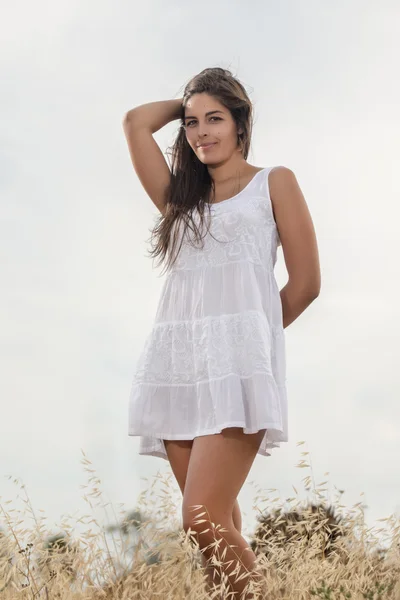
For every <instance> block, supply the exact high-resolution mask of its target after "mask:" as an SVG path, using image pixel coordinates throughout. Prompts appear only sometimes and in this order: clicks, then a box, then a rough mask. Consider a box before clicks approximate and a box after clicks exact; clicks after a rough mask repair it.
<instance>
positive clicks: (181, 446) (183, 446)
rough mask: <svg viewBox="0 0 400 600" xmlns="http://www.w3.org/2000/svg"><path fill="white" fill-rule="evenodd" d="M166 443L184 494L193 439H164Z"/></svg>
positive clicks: (171, 462) (172, 466) (166, 448)
mask: <svg viewBox="0 0 400 600" xmlns="http://www.w3.org/2000/svg"><path fill="white" fill-rule="evenodd" d="M164 445H165V450H166V453H167V456H168V460H169V463H170V465H171V469H172V472H173V474H174V476H175V479H176V481H177V482H178V485H179V487H180V490H181V492H182V496H183V492H184V489H185V482H186V476H187V471H188V467H189V460H190V454H191V450H192V446H193V440H164Z"/></svg>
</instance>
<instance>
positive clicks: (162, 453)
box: [128, 421, 288, 462]
mask: <svg viewBox="0 0 400 600" xmlns="http://www.w3.org/2000/svg"><path fill="white" fill-rule="evenodd" d="M229 427H240V428H242V429H243V433H245V434H252V433H257V432H258V431H260V430H261V429H266V430H267V431H268V430H271V429H273V430H275V431H277V432H279V433H280V434H282V435H283V433H284V432H283V430H282V425H281V424H278V423H271V422H269V423H267V424H263V425H259V426H257V427H256V428H255V429H254V430H252V429H248V428H246V427H245V424H244V423H243V422H240V423H239V422H237V421H236V422H232V421H231V422H229V423H226V424H223V425H219V426H218V427H217V428H213V429H209V430H207V431H205V432H204V431H203V432H201V433H197V434H195V435H192V436H191V434H175V435H172V437H171V434H170V433H169V434H159V435H157V436H153V435H152V436H149V437H152V438H154V443H153V444H151V445H148V446H143V447H142V448H140V449H139V451H138V454H139V455H141V456H154V457H156V458H163V459H164V460H166V461H168V462H169V459H168V455H167V453H166V450H165V445H164V441H163V440H194V439H195V438H196V437H200V436H203V435H214V434H217V433H221V432H222V430H223V429H227V428H229ZM132 432H133V430H132V429H130V430H129V432H128V435H129V436H135V437H143V434H141V433H132ZM287 441H288V438H287V436H286V437H285V438H282V439H280V440H279V441H278V440H276V441H275V440H271V441H270V442H268V443H267V445H266V447H265V448H262V447H261V445H262V444H260V447H259V449H258V451H257V454H260V455H262V456H271V453H270V452H268V450H271V449H272V448H280V444H281V442H287ZM160 443H161V450H156V446H159V445H160Z"/></svg>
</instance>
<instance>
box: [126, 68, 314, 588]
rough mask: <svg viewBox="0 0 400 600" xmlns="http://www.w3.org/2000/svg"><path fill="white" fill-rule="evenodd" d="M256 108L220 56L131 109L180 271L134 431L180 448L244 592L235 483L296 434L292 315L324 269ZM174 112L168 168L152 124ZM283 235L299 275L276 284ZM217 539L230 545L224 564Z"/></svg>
mask: <svg viewBox="0 0 400 600" xmlns="http://www.w3.org/2000/svg"><path fill="white" fill-rule="evenodd" d="M252 114H253V113H252V105H251V102H250V100H249V97H248V95H247V93H246V91H245V89H244V87H243V86H242V84H241V83H240V82H239V81H238V80H237V79H236V78H235V77H233V75H232V74H231V72H230V71H227V70H225V69H221V68H210V69H205V70H204V71H202V72H201V73H199V74H198V75H197V76H195V77H194V78H193V79H192V80H191V81H190V82H189V83H188V84H187V86H186V88H185V90H184V95H183V98H180V99H178V100H165V101H159V102H151V103H149V104H144V105H141V106H138V107H136V108H134V109H132V110H130V111H129V112H128V113H127V114H126V115H125V118H124V121H123V127H124V132H125V136H126V139H127V142H128V147H129V152H130V156H131V159H132V163H133V166H134V168H135V171H136V173H137V175H138V177H139V179H140V181H141V183H142V185H143V187H144V189H145V190H146V192H147V194H148V195H149V197H150V198H151V200H152V201H153V203H154V204H155V206H156V207H157V208H158V209H159V211H160V213H161V215H160V216H159V223H158V225H157V226H156V227H155V228H154V230H153V237H154V238H155V239H156V245H155V247H154V249H153V251H152V253H151V255H153V256H160V257H161V259H160V260H161V262H162V261H163V260H164V259H167V260H166V268H167V270H169V273H168V276H167V278H166V280H165V282H164V286H163V288H162V292H161V298H160V301H159V305H158V310H157V314H156V318H155V323H154V327H153V329H152V331H151V332H150V334H149V335H148V337H147V340H146V343H145V345H144V349H143V351H142V353H141V356H140V357H139V360H138V364H137V368H136V371H135V377H134V381H133V385H132V390H131V395H130V403H129V435H132V436H141V438H140V450H139V453H140V454H143V455H150V456H158V457H161V458H165V459H167V460H169V462H170V465H171V468H172V471H173V473H174V475H175V477H176V479H177V482H178V485H179V487H180V489H181V491H182V495H183V504H182V516H183V526H184V529H185V531H188V530H189V528H190V530H191V532H194V534H195V535H196V536H197V539H198V542H199V545H200V548H201V550H202V555H203V565H204V566H206V573H207V577H208V583H209V586H210V589H211V586H212V582H213V581H216V582H219V581H220V579H221V576H222V575H225V576H226V578H225V579H226V581H227V583H228V585H229V586H230V588H231V591H233V592H234V593H235V597H238V598H239V595H240V594H242V595H241V596H240V597H241V598H251V597H253V596H252V595H245V594H246V590H245V588H246V586H248V585H249V582H250V580H251V581H253V582H255V581H256V580H257V574H256V572H255V570H254V562H255V555H254V553H253V552H252V551H251V549H250V547H249V545H248V543H247V542H246V540H245V539H244V538H243V537H242V535H241V514H240V509H239V505H238V502H237V496H238V493H239V491H240V489H241V488H242V486H243V484H244V482H245V480H246V477H247V475H248V473H249V471H250V468H251V466H252V464H253V461H254V459H255V456H256V455H257V454H260V455H263V456H270V452H269V451H270V449H271V448H277V447H279V446H280V442H286V441H288V427H287V400H286V363H285V338H284V328H286V327H287V326H288V325H290V323H292V322H293V321H294V320H295V319H296V318H297V317H298V316H299V315H300V314H301V313H302V312H303V311H304V310H305V309H306V308H307V306H309V305H310V304H311V302H313V300H314V299H315V298H316V297H317V296H318V294H319V291H320V279H321V277H320V267H319V257H318V248H317V241H316V236H315V232H314V227H313V223H312V219H311V216H310V213H309V211H308V207H307V204H306V202H305V199H304V197H303V194H302V192H301V190H300V188H299V185H298V183H297V180H296V177H295V175H294V173H293V172H292V171H291V170H290V169H288V168H286V167H283V166H275V167H266V168H258V167H255V166H253V165H250V164H249V163H248V162H247V156H248V153H249V147H250V140H251V131H252ZM174 119H179V120H180V125H181V126H180V129H179V132H178V135H177V137H176V140H175V143H174V145H173V152H172V158H173V159H172V167H171V169H170V167H169V166H168V164H167V162H166V160H165V158H164V156H163V154H162V152H161V150H160V148H159V146H158V145H157V143H156V142H155V140H154V138H153V134H154V133H155V132H156V131H158V130H159V129H160V128H161V127H163V126H164V125H166V124H167V123H169V122H170V121H172V120H174ZM205 213H207V214H205ZM205 223H206V232H205V234H204V224H205ZM190 231H193V232H194V233H195V236H194V238H195V239H194V240H193V239H192V237H191V235H190ZM203 234H204V235H203ZM200 239H203V243H202V244H201V245H200V246H198V244H197V242H199V241H200ZM178 243H179V247H177V246H178ZM280 244H281V245H282V249H283V253H284V258H285V264H286V267H287V271H288V274H289V280H288V282H287V284H286V285H285V286H284V287H283V289H282V290H281V291H280V292H279V289H278V287H277V283H276V280H275V277H274V265H275V262H276V251H277V246H278V245H280ZM194 507H197V508H196V509H194ZM199 515H200V518H199ZM198 521H201V523H199V522H198ZM211 523H213V524H214V525H215V526H216V528H213V527H212V526H211ZM220 528H223V529H220ZM205 530H208V531H207V533H203V534H202V535H199V534H200V532H205ZM216 540H219V547H218V551H219V556H220V557H221V556H224V552H225V557H224V565H223V566H222V567H221V569H220V570H218V572H216V571H215V568H214V567H213V566H212V565H211V557H212V555H213V553H214V552H216V548H215V546H214V547H211V548H210V547H209V546H210V544H212V543H213V542H215V541H216ZM238 559H240V560H238ZM232 561H233V562H232ZM216 575H217V577H216ZM239 577H241V579H240V580H239V581H238V578H239Z"/></svg>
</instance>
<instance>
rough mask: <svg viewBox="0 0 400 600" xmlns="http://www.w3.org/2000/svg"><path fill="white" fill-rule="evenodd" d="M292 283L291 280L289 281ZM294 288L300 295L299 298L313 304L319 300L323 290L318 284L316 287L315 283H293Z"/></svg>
mask: <svg viewBox="0 0 400 600" xmlns="http://www.w3.org/2000/svg"><path fill="white" fill-rule="evenodd" d="M289 282H290V279H289ZM292 285H293V288H294V289H296V290H297V293H298V294H299V296H301V297H302V298H304V299H306V300H307V301H310V302H313V301H314V300H315V299H316V298H318V296H319V293H320V290H321V286H320V285H319V284H318V285H316V284H315V282H312V283H310V282H306V283H305V282H298V281H296V282H293V283H292Z"/></svg>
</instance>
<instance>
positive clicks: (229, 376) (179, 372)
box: [128, 167, 288, 460]
mask: <svg viewBox="0 0 400 600" xmlns="http://www.w3.org/2000/svg"><path fill="white" fill-rule="evenodd" d="M272 168H273V167H267V168H265V169H262V170H261V171H258V172H257V173H256V175H255V176H254V177H253V179H252V180H251V181H250V183H249V184H248V185H247V186H246V187H245V188H244V189H243V190H242V191H241V192H240V193H239V194H237V195H236V196H233V197H232V198H228V199H227V200H223V201H222V202H218V203H216V204H211V205H210V207H211V225H210V231H209V232H207V234H205V231H206V230H205V229H204V230H203V236H204V237H203V239H202V241H201V242H200V243H198V244H197V248H196V247H194V246H193V245H191V244H189V242H188V241H187V239H185V240H184V242H183V244H182V247H181V249H180V252H179V255H178V259H177V261H176V262H175V264H174V265H173V266H172V269H171V270H170V271H167V273H168V274H167V276H166V279H165V281H164V285H163V287H162V291H161V297H160V300H159V304H158V309H157V314H156V317H155V322H154V326H153V328H152V330H151V331H150V333H149V335H148V336H147V338H146V341H145V344H144V348H143V350H142V352H141V354H140V356H139V359H138V361H137V365H136V369H135V374H134V378H133V383H132V388H131V393H130V398H129V429H128V435H130V436H141V437H140V447H139V454H142V455H149V456H158V457H160V458H165V459H166V460H168V457H167V454H166V451H165V445H164V442H163V440H164V439H169V440H189V439H190V440H192V439H194V438H195V437H197V436H200V435H209V434H215V433H220V432H221V431H222V429H224V428H226V427H243V431H244V433H255V432H257V431H259V430H260V429H265V428H266V429H267V431H266V433H265V435H264V438H263V440H262V442H261V444H260V447H259V450H258V454H261V455H263V456H270V455H271V454H270V452H268V450H270V449H271V448H277V447H279V446H280V442H287V441H288V411H287V397H286V357H285V336H284V329H283V324H282V304H281V299H280V294H279V289H278V286H277V283H276V280H275V275H274V266H275V263H276V258H277V246H279V245H280V240H279V236H278V231H277V228H276V223H275V220H274V217H273V212H272V204H271V199H270V194H269V185H268V175H269V173H270V172H271V170H272ZM194 214H195V215H196V216H195V218H197V219H198V223H200V218H199V215H198V213H194ZM205 218H206V219H210V217H208V216H207V209H206V211H205ZM182 227H183V224H181V228H182ZM204 227H205V226H204ZM210 232H211V233H212V236H213V237H212V236H211V233H210ZM188 235H191V237H192V238H193V232H192V230H190V229H189V230H187V232H186V236H188ZM180 239H181V238H180V237H179V238H178V241H179V243H180ZM221 240H222V242H221ZM202 244H204V247H202ZM177 247H179V245H178V246H177Z"/></svg>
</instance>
